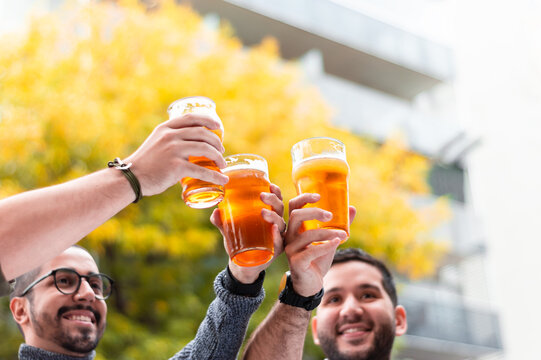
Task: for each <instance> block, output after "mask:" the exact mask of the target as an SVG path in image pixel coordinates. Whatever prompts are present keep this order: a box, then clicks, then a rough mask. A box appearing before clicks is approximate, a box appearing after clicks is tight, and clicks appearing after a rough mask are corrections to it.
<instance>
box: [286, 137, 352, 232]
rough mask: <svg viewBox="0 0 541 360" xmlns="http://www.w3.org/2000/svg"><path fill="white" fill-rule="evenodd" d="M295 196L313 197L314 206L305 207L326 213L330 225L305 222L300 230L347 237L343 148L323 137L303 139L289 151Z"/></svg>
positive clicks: (345, 161)
mask: <svg viewBox="0 0 541 360" xmlns="http://www.w3.org/2000/svg"><path fill="white" fill-rule="evenodd" d="M291 156H292V160H293V173H292V176H293V182H294V184H295V188H296V190H297V195H300V194H304V193H317V194H319V195H320V196H321V197H320V199H319V201H318V202H316V203H310V204H307V205H305V207H318V208H321V209H323V210H327V211H330V212H331V213H332V214H333V217H332V219H331V220H330V221H326V222H322V221H319V220H309V221H305V222H304V224H303V227H304V230H311V229H322V228H323V229H339V230H344V231H345V232H346V233H347V234H348V236H349V185H348V179H349V166H348V163H347V160H346V148H345V145H344V144H343V143H342V142H340V141H339V140H336V139H333V138H327V137H316V138H309V139H304V140H302V141H300V142H298V143H296V144H295V145H293V147H292V148H291Z"/></svg>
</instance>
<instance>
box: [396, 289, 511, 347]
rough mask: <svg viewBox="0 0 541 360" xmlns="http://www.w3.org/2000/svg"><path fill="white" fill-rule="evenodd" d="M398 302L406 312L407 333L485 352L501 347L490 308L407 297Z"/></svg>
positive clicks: (495, 321)
mask: <svg viewBox="0 0 541 360" xmlns="http://www.w3.org/2000/svg"><path fill="white" fill-rule="evenodd" d="M400 302H401V304H402V305H404V307H405V308H406V311H407V314H408V331H407V333H408V334H409V335H414V336H418V337H424V338H427V339H436V340H442V341H446V342H453V343H460V344H466V345H471V346H474V347H476V348H478V349H485V351H486V352H490V351H498V350H501V349H502V341H501V335H500V324H499V320H498V316H497V314H496V313H495V312H493V311H491V310H488V309H486V310H483V309H474V308H468V307H466V306H465V305H461V304H449V303H444V302H436V301H429V300H420V299H413V298H408V297H404V298H402V299H401V301H400ZM481 352H482V351H481Z"/></svg>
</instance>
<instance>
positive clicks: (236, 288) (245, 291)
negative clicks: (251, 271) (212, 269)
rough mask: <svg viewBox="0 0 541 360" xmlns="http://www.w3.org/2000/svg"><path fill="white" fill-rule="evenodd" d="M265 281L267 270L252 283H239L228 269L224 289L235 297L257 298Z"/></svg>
mask: <svg viewBox="0 0 541 360" xmlns="http://www.w3.org/2000/svg"><path fill="white" fill-rule="evenodd" d="M264 279H265V270H263V271H261V272H260V273H259V274H258V276H257V278H256V279H255V281H253V282H251V283H243V282H241V281H239V280H238V279H237V278H236V277H235V276H234V275H233V274H232V273H231V270H230V269H229V266H228V267H227V268H226V272H225V277H224V284H223V285H224V287H225V288H226V289H227V290H229V291H230V292H231V293H233V294H235V295H241V296H249V297H256V296H258V295H259V293H260V292H261V289H262V288H263V280H264Z"/></svg>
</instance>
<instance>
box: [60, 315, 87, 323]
mask: <svg viewBox="0 0 541 360" xmlns="http://www.w3.org/2000/svg"><path fill="white" fill-rule="evenodd" d="M64 318H65V319H67V320H71V321H81V322H87V323H91V324H93V323H94V322H93V321H92V319H91V318H90V316H85V315H70V316H65V317H64Z"/></svg>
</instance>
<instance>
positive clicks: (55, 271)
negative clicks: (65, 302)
mask: <svg viewBox="0 0 541 360" xmlns="http://www.w3.org/2000/svg"><path fill="white" fill-rule="evenodd" d="M58 271H69V272H72V273H75V275H77V276H78V278H79V282H78V283H77V287H76V288H75V290H73V291H72V292H70V293H66V292H64V291H62V290H60V288H59V287H58V285H57V283H56V273H57V272H58ZM49 276H52V277H53V281H54V286H55V287H56V289H57V290H58V291H59V292H60V293H61V294H64V295H71V294H75V293H76V292H77V291H79V289H80V288H81V283H82V282H83V280H82V279H85V280H86V282H88V283H89V284H90V281H89V280H90V278H91V277H95V276H103V277H105V278H107V280H109V283H110V284H111V291H110V292H109V294H108V295H107V296H99V295H98V294H96V292H94V290H92V292H93V293H94V296H95V297H96V299H98V300H107V299H108V298H109V297H110V296H111V294H112V293H113V284H114V283H115V281H114V280H113V279H112V278H111V277H110V276H109V275H106V274H102V273H97V274H90V275H81V274H79V273H78V272H77V271H75V270H73V269H69V268H58V269H54V270H51V271H49V272H48V273H47V274H45V275H43V276H42V277H40V278H39V279H36V280H34V281H33V282H32V283H31V284H30V285H28V286H27V287H26V288H25V289H24V290H23V292H22V293H21V295H19V296H20V297H23V296H25V295H26V294H28V292H29V291H30V290H32V288H33V287H34V286H36V285H37V284H39V283H40V282H42V281H43V280H45V279H47V278H48V277H49Z"/></svg>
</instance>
